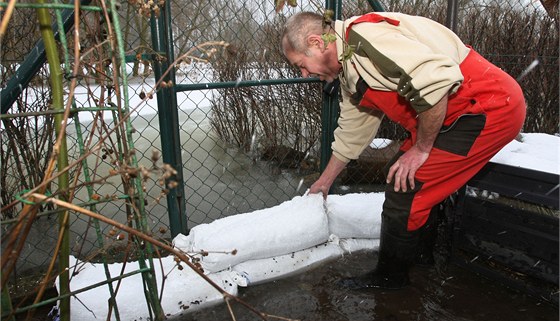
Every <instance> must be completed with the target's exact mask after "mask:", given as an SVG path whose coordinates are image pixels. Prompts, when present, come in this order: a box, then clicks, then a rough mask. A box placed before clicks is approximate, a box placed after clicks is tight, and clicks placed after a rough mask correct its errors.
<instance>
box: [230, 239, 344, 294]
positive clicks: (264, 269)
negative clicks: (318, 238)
mask: <svg viewBox="0 0 560 321" xmlns="http://www.w3.org/2000/svg"><path fill="white" fill-rule="evenodd" d="M341 255H342V249H341V248H340V247H339V246H338V245H336V244H334V243H330V242H327V243H323V244H320V245H317V246H314V247H311V248H308V249H305V250H301V251H297V252H294V253H290V254H285V255H281V256H276V257H271V258H266V259H259V260H250V261H247V262H243V263H240V264H237V265H235V266H234V267H233V268H232V269H231V276H230V278H231V279H232V280H233V281H234V282H236V283H237V285H239V286H243V287H246V286H249V285H255V284H260V283H265V282H270V281H274V280H277V279H281V278H285V277H288V276H291V275H294V274H298V273H302V272H305V271H307V270H310V269H312V268H315V267H317V266H319V265H321V264H324V263H326V262H328V261H330V260H334V259H336V258H338V257H340V256H341Z"/></svg>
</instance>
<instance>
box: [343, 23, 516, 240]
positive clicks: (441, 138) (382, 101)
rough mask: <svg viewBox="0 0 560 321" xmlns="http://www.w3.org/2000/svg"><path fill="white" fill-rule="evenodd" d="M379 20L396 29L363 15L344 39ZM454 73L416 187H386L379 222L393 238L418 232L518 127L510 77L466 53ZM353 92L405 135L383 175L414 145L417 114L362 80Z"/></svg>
mask: <svg viewBox="0 0 560 321" xmlns="http://www.w3.org/2000/svg"><path fill="white" fill-rule="evenodd" d="M382 21H384V22H386V23H391V24H394V25H398V24H399V21H397V20H394V19H389V18H386V17H383V16H381V15H378V14H366V15H364V16H362V17H360V18H358V19H356V20H354V21H353V22H352V23H351V24H350V25H349V26H348V28H347V30H346V39H348V32H349V30H350V28H351V27H352V25H354V24H358V23H363V22H370V23H380V22H382ZM460 69H461V72H462V74H463V77H464V81H463V83H462V84H461V86H460V87H459V89H458V91H457V92H456V93H454V94H452V95H450V96H449V101H448V107H447V113H446V116H445V120H444V123H443V127H442V129H441V131H440V133H439V135H438V137H437V139H436V141H435V143H434V147H433V149H432V151H431V152H430V155H429V157H428V159H427V160H426V162H425V163H424V164H423V165H422V166H421V167H420V168H419V169H418V171H417V172H416V176H415V180H416V188H415V189H413V190H408V191H407V192H394V190H393V186H387V188H386V191H385V202H384V204H383V219H384V223H385V222H391V224H390V225H391V226H392V227H391V228H390V229H391V230H393V232H392V233H391V234H393V235H395V236H396V235H403V234H406V233H407V232H411V231H416V230H418V229H419V228H420V227H422V226H423V225H424V224H425V223H426V221H427V220H428V217H429V216H430V212H431V209H432V207H434V206H435V205H437V204H439V203H440V202H442V201H443V200H444V199H445V198H446V197H448V196H449V195H451V194H452V193H454V192H455V191H457V190H458V189H459V188H461V187H462V186H463V185H464V184H465V183H467V181H468V180H469V179H470V178H471V177H473V176H474V175H475V174H476V173H477V172H478V171H479V170H480V169H481V168H482V167H483V166H484V165H485V164H486V163H487V162H488V161H489V160H490V159H491V158H492V157H493V156H494V155H495V154H496V153H497V152H498V151H500V149H501V148H502V147H504V146H505V145H506V144H508V143H509V142H510V141H512V140H513V139H514V138H515V137H516V135H517V134H518V133H519V131H520V130H521V127H522V125H523V122H524V119H525V109H526V107H525V100H524V97H523V93H522V91H521V88H520V87H519V85H518V84H517V82H516V81H515V80H514V79H513V78H512V77H511V76H509V75H508V74H507V73H505V72H504V71H502V70H501V69H500V68H498V67H496V66H494V65H493V64H491V63H490V62H488V61H487V60H486V59H484V58H483V57H482V56H481V55H479V54H478V53H477V52H476V51H474V50H472V49H471V51H470V53H469V55H468V56H467V58H466V59H465V60H464V61H463V62H462V63H461V64H460ZM360 82H361V83H360ZM356 88H357V90H358V92H359V94H363V95H361V96H359V97H361V100H360V103H359V104H360V105H361V106H364V107H368V108H374V109H379V110H381V111H382V112H383V113H385V115H386V116H387V117H388V118H389V119H391V120H392V121H394V122H396V123H398V124H401V125H402V126H403V127H404V128H405V129H406V130H407V131H408V132H409V133H410V135H409V137H408V138H407V139H406V140H405V141H404V143H403V145H402V146H401V151H400V153H399V154H398V155H396V157H395V158H394V159H393V160H392V161H391V162H390V163H389V164H388V166H387V170H388V168H389V167H390V166H391V165H392V164H393V163H394V162H395V161H396V160H397V159H398V157H399V156H400V155H402V154H403V153H404V152H406V151H407V150H408V149H409V148H410V147H411V146H413V145H414V143H415V142H416V134H417V118H416V116H417V113H416V111H415V110H414V109H413V108H412V107H411V106H410V104H409V103H408V101H406V100H405V99H404V98H403V97H401V96H399V95H398V93H397V92H395V91H378V90H373V89H371V88H370V87H369V86H367V84H365V82H364V81H363V80H360V81H358V84H357V85H356ZM391 185H392V184H391ZM413 234H414V233H413Z"/></svg>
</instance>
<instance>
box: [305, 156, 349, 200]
mask: <svg viewBox="0 0 560 321" xmlns="http://www.w3.org/2000/svg"><path fill="white" fill-rule="evenodd" d="M344 167H346V163H345V162H343V161H341V160H339V159H338V158H336V157H335V156H334V155H332V156H331V159H330V160H329V163H328V164H327V166H326V167H325V170H324V171H323V173H322V174H321V177H319V179H318V180H317V181H316V182H315V183H313V185H311V187H310V188H309V194H316V193H322V194H323V198H324V199H327V195H329V189H330V188H331V185H332V183H333V182H334V180H335V179H336V177H337V176H338V174H340V172H342V170H343V169H344Z"/></svg>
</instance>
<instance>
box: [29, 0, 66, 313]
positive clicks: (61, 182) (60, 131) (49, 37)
mask: <svg viewBox="0 0 560 321" xmlns="http://www.w3.org/2000/svg"><path fill="white" fill-rule="evenodd" d="M37 3H39V4H43V3H45V2H44V0H38V1H37ZM37 16H38V19H39V26H40V29H41V36H42V38H43V42H44V45H45V54H46V57H47V61H48V64H49V74H50V82H51V90H52V108H53V109H54V110H64V99H63V86H62V69H61V68H60V59H59V57H58V51H57V46H56V42H55V39H54V32H53V28H52V24H51V17H50V15H49V11H48V10H47V9H46V8H38V9H37ZM63 122H64V115H63V114H55V116H54V125H55V130H56V135H57V137H61V139H60V146H59V150H58V151H57V167H58V170H62V169H64V168H66V167H67V166H68V148H67V144H66V133H65V131H66V126H64V123H63ZM68 186H69V182H68V172H64V173H63V174H62V175H60V176H59V178H58V189H59V191H61V193H60V194H59V198H60V199H62V200H64V201H66V200H67V194H66V193H67V191H68ZM68 215H69V213H68V211H63V212H61V213H60V214H59V228H60V229H61V230H63V231H64V232H63V234H62V243H61V247H60V252H59V253H58V268H59V289H60V294H62V295H63V294H66V293H69V292H70V281H69V273H68V265H69V255H70V242H69V233H68V228H69V220H68V217H67V216H68ZM59 307H60V320H62V321H70V298H64V299H61V300H60V305H59Z"/></svg>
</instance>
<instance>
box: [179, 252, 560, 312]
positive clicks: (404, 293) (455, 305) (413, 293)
mask: <svg viewBox="0 0 560 321" xmlns="http://www.w3.org/2000/svg"><path fill="white" fill-rule="evenodd" d="M375 262H376V255H375V254H372V253H356V254H353V255H348V256H345V257H343V258H340V259H338V260H336V261H333V262H329V263H325V264H324V265H323V266H321V267H319V268H316V269H314V270H311V271H308V272H306V273H303V274H300V275H296V276H293V277H290V278H286V279H282V280H278V281H275V282H270V283H266V284H262V285H255V286H250V287H247V288H241V287H240V288H239V297H241V298H242V299H243V300H244V301H245V302H247V303H249V304H251V305H252V306H253V307H255V308H256V309H257V310H259V311H261V312H264V313H267V314H269V315H275V316H281V317H283V318H286V319H296V320H316V321H323V320H324V321H346V320H349V321H350V320H351V321H360V320H364V321H365V320H368V321H369V320H383V321H409V320H418V321H421V320H429V321H436V320H437V321H440V320H441V321H482V320H484V321H486V320H492V321H500V320H504V321H516V320H519V321H537V320H538V321H541V320H542V321H545V320H546V321H552V320H559V317H558V307H557V306H555V305H553V304H551V303H548V302H545V301H539V300H537V299H535V298H533V297H529V296H527V295H524V294H522V293H519V292H516V291H513V290H510V289H508V288H506V287H504V286H503V285H501V284H499V283H497V282H495V281H491V280H488V279H486V278H484V277H482V276H479V275H477V274H475V273H473V272H471V271H468V270H465V269H462V268H459V267H457V266H455V265H447V266H443V268H441V267H442V265H438V267H440V268H437V269H436V268H435V267H414V268H413V269H412V271H411V281H412V285H411V286H409V287H407V288H405V289H402V290H397V291H381V290H367V291H349V290H347V289H344V288H340V287H339V286H337V281H338V280H340V279H341V278H342V277H347V276H355V275H360V274H362V273H365V272H367V270H368V269H370V267H373V266H375ZM442 270H444V271H442ZM438 271H439V272H438ZM233 313H234V315H235V319H233V318H232V317H231V315H230V313H229V312H228V309H227V306H226V305H225V304H221V305H217V306H214V307H210V308H207V309H205V310H201V311H197V312H191V313H189V314H186V315H183V316H178V317H174V318H172V321H195V320H196V321H205V320H220V321H221V320H237V321H243V320H262V319H261V318H259V317H257V316H256V315H255V314H254V313H252V312H250V311H249V310H247V309H246V308H244V307H242V306H241V305H239V304H236V303H234V304H233ZM286 319H276V318H269V320H286Z"/></svg>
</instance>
